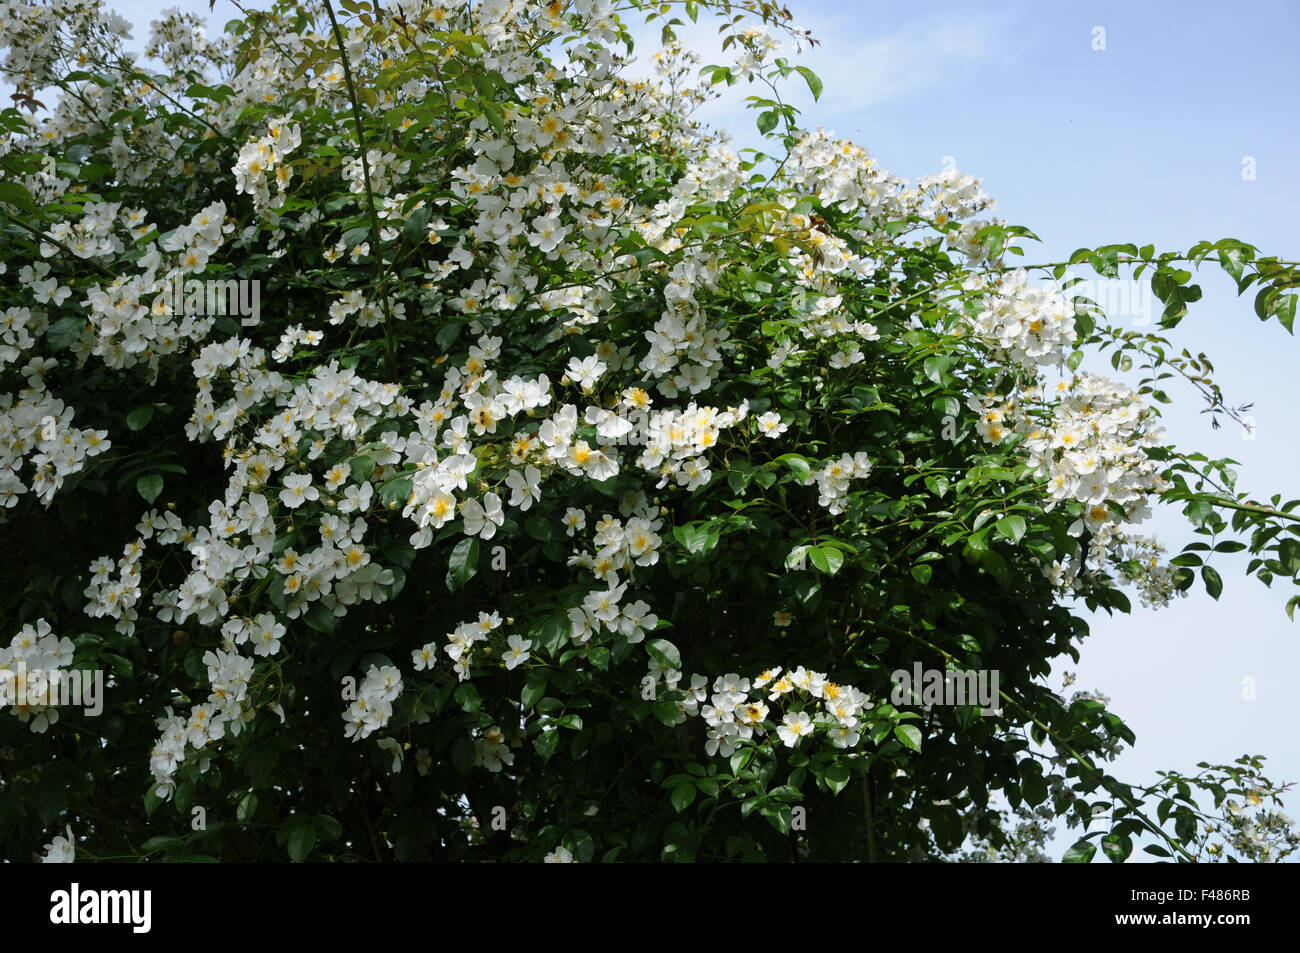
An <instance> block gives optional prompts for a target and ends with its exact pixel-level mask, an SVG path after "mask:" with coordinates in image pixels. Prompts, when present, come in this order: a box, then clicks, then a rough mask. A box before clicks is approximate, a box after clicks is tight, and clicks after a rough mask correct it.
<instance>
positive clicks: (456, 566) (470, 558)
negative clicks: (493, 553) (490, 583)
mask: <svg viewBox="0 0 1300 953" xmlns="http://www.w3.org/2000/svg"><path fill="white" fill-rule="evenodd" d="M477 572H478V537H477V536H468V537H466V538H465V539H462V540H461V541H460V542H459V543H457V544H456V546H455V548H454V549H452V551H451V559H450V560H449V561H448V562H447V580H446V581H447V589H448V590H450V591H451V592H455V591H456V590H457V589H460V588H461V587H463V586H464V585H465V583H467V582H469V581H470V580H471V579H472V578H474V575H475V573H477Z"/></svg>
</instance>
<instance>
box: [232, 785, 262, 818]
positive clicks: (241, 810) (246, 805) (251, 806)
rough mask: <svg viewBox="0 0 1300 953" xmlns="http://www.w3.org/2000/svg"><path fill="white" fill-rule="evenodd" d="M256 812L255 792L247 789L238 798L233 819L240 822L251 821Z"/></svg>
mask: <svg viewBox="0 0 1300 953" xmlns="http://www.w3.org/2000/svg"><path fill="white" fill-rule="evenodd" d="M256 814H257V793H256V792H255V791H249V792H248V793H247V794H245V795H244V796H243V797H242V798H240V801H239V806H238V807H237V808H235V820H237V821H239V822H240V823H244V822H247V821H251V820H252V819H253V817H254V815H256Z"/></svg>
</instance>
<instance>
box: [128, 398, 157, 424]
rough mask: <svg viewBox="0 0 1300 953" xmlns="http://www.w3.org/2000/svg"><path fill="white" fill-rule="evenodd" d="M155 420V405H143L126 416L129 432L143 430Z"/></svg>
mask: <svg viewBox="0 0 1300 953" xmlns="http://www.w3.org/2000/svg"><path fill="white" fill-rule="evenodd" d="M152 419H153V404H141V405H140V406H139V407H137V408H136V409H135V410H133V411H131V412H130V413H129V414H127V415H126V429H127V430H143V429H144V428H145V425H146V424H148V423H149V421H150V420H152Z"/></svg>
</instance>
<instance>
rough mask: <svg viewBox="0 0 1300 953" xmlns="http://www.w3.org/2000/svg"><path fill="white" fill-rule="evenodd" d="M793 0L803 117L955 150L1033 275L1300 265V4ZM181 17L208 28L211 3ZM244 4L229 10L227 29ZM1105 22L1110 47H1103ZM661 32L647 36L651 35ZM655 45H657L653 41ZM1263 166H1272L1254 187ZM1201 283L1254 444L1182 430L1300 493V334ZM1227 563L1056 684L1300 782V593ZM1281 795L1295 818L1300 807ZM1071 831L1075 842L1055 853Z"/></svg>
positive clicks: (1197, 747) (1184, 754) (1108, 630)
mask: <svg viewBox="0 0 1300 953" xmlns="http://www.w3.org/2000/svg"><path fill="white" fill-rule="evenodd" d="M787 3H788V6H789V8H790V9H791V11H792V12H793V13H794V15H795V21H796V23H798V24H800V25H802V26H806V27H809V28H811V29H812V31H813V34H814V36H816V37H817V38H819V39H820V41H821V45H820V46H818V47H816V48H815V49H812V50H809V51H806V52H805V53H804V54H803V55H802V56H800V57H799V58H798V59H797V60H796V62H799V63H801V64H804V65H807V66H809V67H811V68H812V69H814V70H815V71H816V72H817V73H819V74H820V75H821V77H822V79H823V80H824V81H825V91H824V93H823V95H822V97H821V101H820V102H816V103H814V102H813V101H812V98H811V96H810V95H809V94H808V92H807V89H806V87H805V86H804V85H803V83H802V81H801V80H799V79H798V78H797V77H795V78H792V80H791V81H790V82H789V84H788V86H787V92H788V98H789V99H790V100H791V101H793V102H794V103H795V104H796V105H798V106H799V107H800V108H801V109H802V110H803V112H804V115H803V121H804V124H805V125H807V126H817V125H823V126H825V127H826V128H828V129H833V130H835V131H836V132H837V133H839V134H840V135H842V136H846V137H849V138H852V139H854V140H855V141H856V142H858V143H859V144H861V145H862V146H864V147H865V148H866V149H867V150H868V151H869V152H871V153H872V154H873V155H874V156H876V157H877V158H878V159H879V161H880V163H881V164H882V165H883V166H884V167H885V168H887V169H889V170H890V171H892V172H894V173H896V174H898V175H902V176H906V177H908V178H911V179H915V178H917V177H919V176H921V175H924V174H926V173H930V172H935V171H938V170H939V169H940V168H941V167H942V165H943V163H944V157H947V156H951V157H952V158H953V159H954V160H955V162H956V165H957V167H958V168H959V169H961V170H962V171H964V172H968V173H971V174H974V175H977V176H979V177H981V178H982V179H983V180H984V184H985V188H986V189H987V190H988V191H989V193H990V194H992V195H993V196H994V197H996V199H997V200H998V208H997V214H998V215H999V216H1000V217H1002V218H1005V219H1007V220H1008V221H1009V222H1012V223H1015V224H1022V225H1026V226H1028V227H1029V228H1031V229H1033V230H1034V231H1035V232H1036V233H1037V234H1038V235H1039V236H1040V238H1041V239H1042V240H1043V243H1042V245H1041V246H1037V247H1036V246H1033V245H1030V246H1029V248H1028V249H1027V250H1028V251H1029V255H1028V258H1027V260H1028V261H1029V262H1037V261H1052V260H1059V259H1062V258H1065V257H1067V256H1068V255H1069V253H1070V252H1071V251H1073V250H1074V249H1075V248H1078V247H1081V246H1095V245H1098V244H1103V243H1107V242H1130V241H1131V242H1134V243H1136V244H1139V245H1142V244H1146V243H1153V244H1155V245H1156V247H1157V249H1159V250H1174V249H1181V250H1186V249H1187V248H1188V247H1189V246H1191V245H1192V244H1194V243H1195V242H1197V241H1199V240H1202V239H1218V238H1223V237H1228V236H1231V237H1235V238H1239V239H1242V240H1244V241H1247V242H1250V243H1252V244H1254V245H1257V246H1259V247H1260V249H1261V250H1262V252H1263V253H1264V254H1270V255H1277V256H1279V257H1282V258H1287V259H1292V260H1294V259H1297V258H1300V231H1298V230H1297V228H1296V213H1297V211H1298V210H1300V177H1297V176H1296V175H1295V174H1294V172H1295V170H1296V169H1297V168H1298V167H1300V134H1297V131H1296V124H1295V121H1294V109H1293V105H1291V104H1293V103H1294V100H1295V94H1296V91H1297V81H1296V73H1295V65H1294V64H1295V61H1294V51H1293V44H1294V38H1295V36H1296V35H1297V34H1300V6H1297V5H1295V4H1292V3H1285V2H1273V3H1269V2H1255V3H1252V4H1250V5H1249V6H1248V7H1243V6H1240V5H1232V4H1217V3H1216V4H1211V3H1186V2H1183V3H1172V2H1162V3H1155V2H1152V3H1143V4H1132V3H1096V2H1089V3H1072V4H1030V3H979V2H960V3H958V2H935V0H932V2H930V3H927V4H925V5H924V6H923V7H921V6H913V5H906V4H882V3H862V2H851V0H787ZM108 5H109V6H110V7H114V8H115V9H117V10H118V11H119V12H121V13H122V14H123V15H124V16H125V17H126V18H127V19H128V20H130V21H131V22H132V23H134V24H136V26H137V28H136V30H135V33H134V36H135V41H136V45H137V46H142V45H143V42H144V40H145V38H146V37H147V35H148V21H149V20H151V19H153V18H155V17H156V16H157V15H158V14H157V10H158V6H157V5H155V4H149V3H145V2H139V0H131V2H118V3H114V2H113V0H109V2H108ZM252 5H253V6H258V4H257V3H256V2H254V3H253V4H252ZM180 6H181V7H182V9H186V10H192V11H194V12H197V13H199V14H201V15H203V16H208V3H207V0H187V2H184V3H182V4H180ZM223 11H224V12H223ZM231 13H232V8H231V7H230V6H229V4H228V3H226V0H221V2H219V3H218V5H217V12H216V14H215V15H213V16H212V18H211V21H210V24H211V28H210V32H216V30H218V29H219V28H220V26H221V25H222V24H224V22H225V20H226V19H227V18H228V17H229V15H230V14H231ZM1098 27H1100V28H1102V29H1103V30H1104V31H1105V33H1104V39H1105V48H1104V49H1094V46H1095V45H1096V40H1097V39H1098V38H1099V37H1100V34H1098V33H1097V32H1096V28H1098ZM716 30H717V27H716V25H715V24H708V25H705V24H704V23H703V22H702V24H701V26H699V27H697V28H688V29H682V30H679V35H680V37H681V39H682V40H683V42H684V44H685V45H687V46H690V47H693V48H696V49H700V50H701V51H702V52H704V53H705V60H704V62H705V63H709V62H719V63H721V62H727V61H728V60H727V58H726V56H725V55H724V54H721V53H720V52H719V51H718V47H719V43H718V39H717V32H716ZM656 33H657V31H638V34H639V35H642V36H644V37H646V38H647V40H648V39H649V38H651V37H653V36H654V35H655V34H656ZM655 48H657V47H656V46H655V45H654V44H653V43H649V42H647V43H646V44H644V45H639V46H638V50H637V52H638V53H644V54H645V55H647V56H648V55H649V53H651V52H653V50H654V49H655ZM759 91H760V90H759V89H758V88H757V87H755V88H747V87H746V86H745V84H740V85H738V86H737V87H735V88H733V89H732V90H730V91H729V97H728V99H727V100H725V101H723V102H719V103H712V104H709V105H708V106H707V107H706V108H705V111H704V113H703V116H704V118H707V119H708V120H709V121H711V122H713V123H715V124H717V125H721V126H723V127H725V128H728V129H729V130H731V131H732V132H733V133H734V134H735V135H736V138H737V141H738V145H741V146H744V145H759V144H760V140H759V138H758V136H757V133H756V132H755V131H754V123H753V120H754V114H753V113H750V112H747V111H746V110H745V109H744V108H743V106H742V105H740V102H739V101H740V98H741V97H743V96H745V95H748V94H750V93H751V92H759ZM1289 107H1290V108H1289ZM1247 157H1251V158H1253V165H1254V172H1255V176H1254V178H1253V179H1249V180H1248V179H1244V178H1243V176H1242V170H1243V161H1244V160H1245V159H1246V158H1247ZM1080 274H1083V275H1084V276H1085V277H1086V276H1087V275H1086V274H1085V273H1083V272H1080ZM1198 280H1200V281H1201V284H1202V286H1203V287H1204V289H1205V298H1204V299H1203V300H1202V301H1201V302H1199V303H1198V304H1197V305H1195V306H1193V308H1192V311H1191V313H1190V315H1189V316H1188V317H1187V318H1186V319H1185V320H1184V321H1183V323H1182V324H1181V325H1180V326H1179V327H1178V328H1177V329H1176V331H1175V332H1173V335H1174V341H1175V342H1176V343H1177V344H1178V345H1179V346H1180V347H1187V348H1189V349H1190V350H1192V351H1193V353H1195V352H1199V351H1205V352H1206V353H1207V354H1208V355H1209V356H1210V357H1211V359H1212V360H1213V361H1214V363H1215V367H1216V370H1217V374H1216V379H1217V381H1218V382H1219V384H1220V385H1221V386H1222V387H1223V389H1224V392H1225V395H1226V398H1227V400H1228V401H1229V403H1232V404H1242V403H1247V402H1253V404H1254V407H1253V409H1252V411H1251V413H1252V415H1253V417H1254V420H1255V425H1256V429H1255V433H1254V439H1249V440H1247V439H1243V438H1242V434H1241V432H1240V430H1239V429H1238V428H1236V427H1235V426H1232V425H1231V424H1230V422H1229V424H1230V425H1229V426H1227V427H1225V428H1224V429H1222V430H1219V431H1217V432H1216V431H1213V430H1211V428H1210V424H1209V420H1208V418H1207V417H1205V416H1203V415H1200V414H1199V413H1198V411H1199V410H1200V408H1201V406H1202V405H1201V404H1200V403H1198V400H1199V398H1198V397H1197V395H1195V394H1194V393H1192V392H1191V391H1190V389H1187V388H1178V387H1174V388H1171V389H1170V393H1171V396H1173V397H1174V398H1175V405H1174V406H1173V407H1172V408H1169V409H1167V410H1166V427H1167V429H1168V431H1169V433H1170V435H1171V437H1172V438H1173V439H1174V441H1175V443H1177V444H1178V445H1179V446H1181V447H1183V448H1184V449H1189V450H1190V449H1199V450H1201V451H1203V452H1205V453H1207V454H1210V455H1211V456H1215V457H1219V456H1229V457H1233V458H1234V459H1236V460H1238V461H1240V462H1241V464H1242V465H1241V467H1240V468H1239V471H1240V474H1241V478H1240V485H1241V487H1242V488H1249V489H1250V490H1252V491H1253V492H1254V493H1256V494H1257V495H1258V496H1260V497H1268V496H1270V495H1272V494H1273V493H1275V492H1280V493H1282V494H1283V497H1284V499H1289V498H1291V497H1293V496H1300V490H1297V483H1298V482H1300V481H1297V478H1296V474H1297V472H1300V448H1298V447H1297V445H1296V441H1295V439H1294V437H1295V434H1296V427H1295V425H1294V423H1293V420H1292V413H1293V408H1294V407H1295V406H1296V405H1297V398H1298V397H1300V376H1298V375H1296V374H1295V372H1294V370H1293V368H1294V367H1295V366H1296V355H1297V353H1300V344H1297V342H1296V341H1295V340H1294V339H1293V338H1292V337H1290V336H1289V335H1287V334H1286V332H1285V331H1284V330H1283V329H1282V328H1281V327H1280V326H1279V325H1278V324H1277V323H1276V322H1270V323H1269V324H1261V323H1260V322H1259V321H1258V319H1257V318H1255V316H1254V314H1253V310H1252V307H1251V305H1252V300H1251V298H1250V297H1249V296H1248V297H1247V298H1246V299H1238V298H1236V296H1235V294H1234V290H1233V288H1232V286H1231V284H1230V283H1229V282H1228V281H1227V280H1226V279H1224V278H1223V277H1222V276H1221V275H1220V274H1218V273H1217V266H1207V267H1206V269H1205V270H1204V271H1203V272H1202V274H1201V275H1200V276H1198ZM1092 367H1093V369H1095V370H1097V371H1099V372H1105V371H1107V370H1108V365H1104V366H1103V365H1102V364H1101V363H1100V362H1098V363H1096V364H1094V365H1092ZM1185 527H1186V524H1185V523H1184V522H1183V521H1182V517H1181V516H1180V515H1179V514H1178V513H1177V512H1176V511H1172V510H1171V511H1168V512H1164V511H1162V512H1160V513H1158V514H1157V517H1156V518H1155V519H1153V520H1151V521H1149V522H1148V523H1147V524H1145V526H1144V529H1145V530H1146V531H1148V532H1155V533H1157V534H1158V535H1160V536H1161V537H1162V538H1164V539H1165V540H1166V541H1167V542H1168V544H1169V546H1170V548H1171V550H1174V551H1177V549H1178V548H1180V547H1181V544H1182V543H1183V542H1184V541H1186V540H1187V539H1189V538H1190V530H1188V529H1186V528H1185ZM1222 568H1223V575H1224V579H1225V582H1226V587H1225V591H1224V593H1223V596H1222V598H1221V599H1220V600H1219V601H1218V602H1217V603H1216V602H1214V601H1213V600H1211V599H1210V598H1209V597H1208V596H1207V595H1206V594H1205V593H1204V591H1203V590H1201V589H1199V588H1198V590H1197V591H1195V592H1193V593H1192V594H1191V595H1190V596H1189V597H1188V598H1186V599H1184V600H1180V601H1179V602H1177V603H1175V605H1173V606H1172V607H1170V608H1168V609H1165V610H1161V611H1158V612H1153V611H1146V610H1140V609H1135V611H1134V614H1133V615H1132V616H1130V617H1119V618H1109V617H1107V616H1105V615H1102V616H1100V617H1095V618H1092V620H1091V623H1092V635H1091V636H1090V637H1089V638H1088V639H1087V640H1086V641H1085V642H1084V643H1083V646H1082V656H1083V657H1082V661H1081V662H1080V663H1079V664H1078V665H1073V664H1070V665H1068V666H1058V668H1057V670H1056V672H1055V674H1054V685H1053V687H1054V688H1056V689H1057V690H1060V687H1061V686H1060V678H1061V673H1062V671H1063V670H1065V669H1066V668H1069V669H1071V670H1073V671H1076V672H1077V675H1078V681H1077V682H1076V683H1075V685H1074V686H1073V687H1072V688H1071V689H1070V690H1069V691H1073V690H1077V689H1089V690H1099V691H1102V692H1104V693H1106V694H1107V695H1109V696H1110V698H1111V703H1112V708H1113V710H1115V711H1116V712H1118V713H1119V714H1120V715H1121V716H1122V717H1124V718H1125V719H1126V720H1127V721H1128V723H1129V725H1130V726H1131V727H1132V728H1133V729H1134V731H1135V732H1136V733H1137V735H1138V744H1137V747H1136V748H1135V749H1133V750H1130V751H1127V752H1125V754H1124V755H1122V756H1121V758H1120V759H1119V760H1118V761H1117V762H1116V763H1115V764H1114V765H1113V766H1112V769H1113V770H1114V771H1115V772H1116V773H1118V774H1119V775H1120V776H1121V777H1123V778H1125V779H1126V780H1129V781H1132V782H1146V781H1149V780H1153V779H1154V772H1155V771H1156V770H1157V769H1160V768H1173V769H1179V770H1182V771H1184V772H1188V773H1191V772H1194V770H1195V764H1196V762H1197V761H1201V760H1207V761H1211V762H1214V763H1221V762H1222V763H1227V762H1231V761H1232V760H1233V759H1235V758H1236V757H1238V756H1239V755H1241V754H1244V753H1247V752H1249V753H1255V754H1263V755H1265V756H1267V758H1268V771H1267V773H1268V774H1269V776H1270V777H1272V778H1273V779H1274V780H1275V781H1276V780H1285V779H1295V780H1297V781H1300V743H1298V742H1297V741H1296V737H1295V733H1294V727H1295V725H1296V724H1297V721H1300V719H1297V714H1298V713H1300V701H1298V700H1297V696H1296V692H1295V684H1294V683H1295V679H1296V673H1297V672H1300V639H1298V637H1297V631H1296V628H1295V626H1293V625H1292V624H1291V623H1290V622H1289V621H1288V620H1287V618H1286V615H1285V613H1284V612H1283V605H1284V604H1285V601H1286V599H1287V598H1288V597H1289V596H1290V594H1291V593H1290V592H1289V591H1288V589H1289V584H1288V583H1287V582H1286V581H1281V582H1277V583H1275V584H1274V588H1273V589H1272V590H1269V589H1266V588H1265V587H1263V586H1262V585H1261V584H1260V583H1258V582H1256V581H1254V580H1251V579H1246V578H1244V576H1243V574H1242V568H1244V560H1243V561H1241V562H1239V563H1236V564H1233V563H1230V562H1227V561H1225V563H1224V564H1223V565H1222ZM1198 585H1199V584H1198ZM1135 601H1136V600H1135ZM1247 677H1250V678H1254V679H1255V685H1256V698H1255V700H1253V701H1248V700H1244V699H1243V698H1242V680H1243V678H1247ZM1287 806H1288V808H1289V813H1291V814H1292V815H1293V816H1295V815H1296V814H1297V813H1300V797H1295V796H1293V797H1291V798H1289V802H1288V805H1287ZM1070 839H1072V835H1070V836H1067V835H1062V837H1061V838H1060V839H1058V842H1057V845H1058V853H1059V849H1063V847H1064V846H1065V844H1068V843H1069V840H1070Z"/></svg>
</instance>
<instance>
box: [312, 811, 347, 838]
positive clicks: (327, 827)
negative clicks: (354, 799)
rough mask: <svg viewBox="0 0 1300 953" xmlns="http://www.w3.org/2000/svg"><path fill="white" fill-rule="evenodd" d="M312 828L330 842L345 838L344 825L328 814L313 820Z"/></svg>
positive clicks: (319, 815)
mask: <svg viewBox="0 0 1300 953" xmlns="http://www.w3.org/2000/svg"><path fill="white" fill-rule="evenodd" d="M311 823H312V826H313V827H315V828H316V830H318V831H320V834H321V836H322V837H324V838H326V839H328V840H338V839H339V838H340V837H342V836H343V825H342V824H340V823H339V822H338V821H336V820H335V819H334V818H332V817H330V816H329V815H328V814H317V815H316V816H315V817H313V818H312V819H311Z"/></svg>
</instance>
